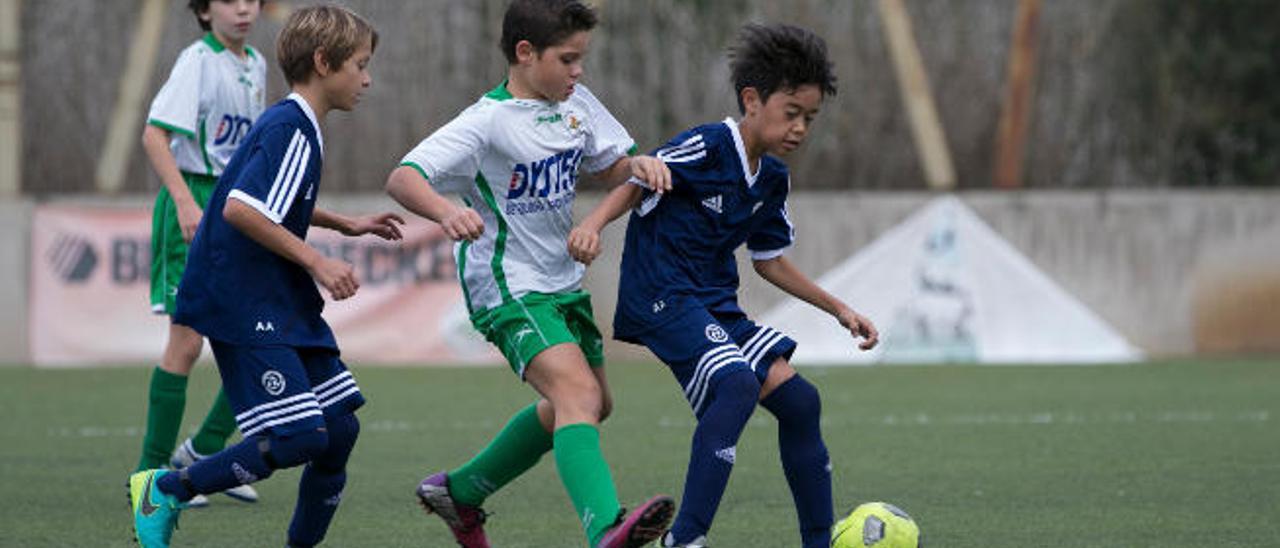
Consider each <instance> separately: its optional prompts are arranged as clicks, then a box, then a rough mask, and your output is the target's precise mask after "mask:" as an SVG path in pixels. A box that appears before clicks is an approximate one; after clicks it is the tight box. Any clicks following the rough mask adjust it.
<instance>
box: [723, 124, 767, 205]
mask: <svg viewBox="0 0 1280 548" xmlns="http://www.w3.org/2000/svg"><path fill="white" fill-rule="evenodd" d="M724 125H726V126H729V133H730V134H732V135H733V146H734V148H737V149H738V159H739V160H741V161H742V176H743V178H744V179H746V180H747V186H748V187H751V186H755V184H756V177H757V176H759V175H760V169H762V168H763V167H764V158H760V165H758V166H756V172H755V173H752V172H751V163H750V162H748V161H747V147H746V145H744V144H742V134H741V133H738V122H737V121H735V120H734V119H733V117H732V116H730V117H728V118H725V119H724Z"/></svg>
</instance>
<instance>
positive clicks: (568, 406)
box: [551, 379, 605, 417]
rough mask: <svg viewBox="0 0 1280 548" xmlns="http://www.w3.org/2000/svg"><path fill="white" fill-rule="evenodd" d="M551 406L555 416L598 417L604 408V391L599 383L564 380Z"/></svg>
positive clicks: (592, 380)
mask: <svg viewBox="0 0 1280 548" xmlns="http://www.w3.org/2000/svg"><path fill="white" fill-rule="evenodd" d="M558 388H559V390H557V391H556V393H555V394H554V395H553V399H552V401H551V406H552V408H553V409H555V413H556V416H560V415H563V414H566V413H567V414H569V415H571V416H575V417H599V416H600V415H602V414H603V413H602V412H603V410H604V402H605V397H604V392H603V391H602V390H601V389H600V385H599V384H597V383H596V382H594V379H591V382H566V383H564V384H562V385H561V386H559V387H558Z"/></svg>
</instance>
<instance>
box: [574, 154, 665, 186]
mask: <svg viewBox="0 0 1280 548" xmlns="http://www.w3.org/2000/svg"><path fill="white" fill-rule="evenodd" d="M591 176H592V177H593V178H595V179H598V180H601V181H604V182H606V183H608V184H609V186H610V187H613V186H616V185H620V184H622V183H626V182H629V181H631V180H632V179H638V180H640V181H642V182H643V183H644V185H645V186H646V187H648V188H649V190H652V191H654V192H657V193H658V194H662V193H664V192H666V191H668V190H671V169H670V168H668V167H667V164H666V163H664V162H663V161H662V160H659V159H657V158H655V157H653V156H647V155H637V156H623V157H622V158H619V159H618V161H616V162H614V163H613V165H611V166H609V167H607V168H605V169H604V170H602V171H598V172H596V173H592V174H591Z"/></svg>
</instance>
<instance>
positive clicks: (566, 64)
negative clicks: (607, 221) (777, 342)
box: [387, 0, 674, 547]
mask: <svg viewBox="0 0 1280 548" xmlns="http://www.w3.org/2000/svg"><path fill="white" fill-rule="evenodd" d="M595 22H596V16H595V12H594V11H592V10H591V9H590V8H588V7H586V6H585V5H583V4H581V3H580V2H578V1H576V0H516V1H515V2H513V3H512V4H511V6H510V7H509V8H508V10H507V13H506V16H505V17H504V20H503V30H502V41H501V44H500V45H501V47H502V49H503V52H504V53H505V54H506V56H507V59H508V61H509V63H510V66H509V70H508V77H507V80H506V81H504V82H503V83H502V84H500V85H499V86H498V87H496V88H494V89H493V90H492V91H490V92H489V93H488V94H486V95H485V96H484V97H481V98H480V100H479V101H477V102H476V103H475V104H474V105H472V106H471V107H470V108H468V109H466V110H465V111H463V112H462V113H461V114H460V115H458V117H457V118H455V119H454V120H453V121H451V122H449V123H448V124H446V125H445V126H443V127H441V128H440V129H439V130H437V131H436V132H435V133H433V134H432V135H431V136H429V137H427V138H426V139H425V140H423V141H422V142H421V143H420V144H418V146H417V147H415V148H414V149H413V150H412V151H410V152H409V153H408V154H407V155H406V156H405V157H404V160H403V162H402V165H401V167H399V168H397V169H396V170H395V171H393V172H392V174H391V177H390V178H389V180H388V181H387V190H388V192H389V193H390V194H391V196H392V197H394V198H395V199H396V201H398V202H400V203H401V204H402V205H404V206H405V208H406V209H408V210H410V211H412V212H414V213H416V214H418V215H421V216H423V217H426V218H428V219H431V220H433V221H436V222H438V223H440V224H441V226H442V227H443V228H444V230H445V233H446V234H448V235H449V236H450V237H451V238H453V239H455V240H457V241H458V242H459V244H458V246H457V248H456V257H457V263H458V277H459V279H460V280H461V283H462V287H463V292H464V294H465V296H466V301H467V306H468V308H469V310H470V312H471V320H472V324H473V325H474V326H475V327H476V329H477V330H479V331H480V332H481V333H483V334H484V335H485V337H486V338H487V339H488V340H489V341H490V342H492V343H493V344H494V345H496V346H497V347H498V349H499V350H500V351H501V352H502V354H503V355H504V356H505V357H506V358H507V360H508V362H509V363H510V364H511V367H512V369H513V370H514V371H515V373H516V374H517V375H519V376H520V377H521V378H522V379H523V380H524V381H526V382H528V383H529V385H530V386H532V387H533V388H534V390H536V391H537V392H538V394H539V395H540V396H541V398H540V400H539V401H538V402H537V403H534V404H532V405H529V406H527V407H525V408H524V409H523V410H521V411H519V412H517V413H516V414H515V416H514V417H512V419H511V420H510V421H509V422H508V423H507V425H506V426H505V427H504V428H503V430H502V431H501V432H500V433H499V434H498V436H497V437H496V438H495V439H494V440H493V441H492V442H491V443H490V444H489V446H488V447H486V448H485V449H484V450H482V451H481V452H480V453H479V454H477V455H476V456H475V457H473V458H472V459H471V460H470V461H469V462H467V463H466V464H464V465H463V466H461V467H459V468H457V469H454V470H451V471H449V472H447V473H445V472H441V473H438V474H435V475H432V476H429V477H427V478H426V479H425V480H423V481H422V482H421V484H419V486H418V490H417V494H418V497H419V499H420V500H421V502H422V504H423V505H424V506H425V507H426V508H427V509H428V511H431V512H435V513H437V514H439V515H440V517H441V518H443V519H444V520H445V521H446V523H448V525H449V527H450V529H451V530H452V532H453V534H454V536H455V539H456V540H457V541H458V542H459V543H460V544H462V545H463V546H470V547H483V546H488V541H487V540H485V536H484V532H483V529H482V527H481V525H482V523H483V521H484V513H483V511H481V510H480V509H479V508H480V505H481V504H482V503H483V502H484V500H485V499H486V498H487V497H488V496H490V495H491V494H493V493H494V492H495V491H497V490H498V489H500V488H501V487H502V486H504V485H506V484H507V483H508V482H510V481H511V480H513V479H515V478H516V477H517V476H519V475H520V474H521V473H523V472H524V471H526V470H528V469H529V468H531V467H532V466H533V465H534V464H536V463H537V462H538V460H539V459H540V458H541V457H542V455H543V454H544V453H546V452H547V451H551V450H554V454H555V460H556V465H557V467H558V468H559V469H560V471H561V474H560V477H561V480H562V481H563V482H564V486H565V489H566V490H567V491H568V494H569V498H570V499H572V501H573V504H574V507H575V509H576V510H577V513H578V517H579V519H580V520H581V522H582V526H583V532H584V534H585V536H586V537H587V541H588V543H589V545H590V546H593V547H599V546H609V547H612V546H638V545H640V544H643V543H646V542H649V541H652V540H653V539H654V538H656V537H657V536H658V535H659V534H661V531H662V528H663V527H664V526H665V524H666V522H667V521H668V520H670V518H671V514H672V511H673V507H674V502H673V501H672V499H671V498H670V497H666V496H656V497H653V498H651V499H649V500H648V501H647V502H645V503H644V504H643V505H641V506H640V507H637V508H636V509H635V510H634V511H632V512H631V513H630V514H627V513H625V512H623V511H622V510H621V507H620V505H619V503H618V496H617V492H616V489H615V488H614V484H613V479H612V476H611V475H610V472H609V467H608V464H607V463H606V462H605V460H604V457H603V455H602V454H601V451H600V434H599V429H598V424H599V422H600V421H601V420H603V419H604V418H605V417H606V416H607V415H608V414H609V411H610V407H611V405H612V404H611V401H610V395H609V390H608V384H607V383H606V381H605V374H604V368H603V364H604V359H603V354H602V352H601V350H602V348H601V337H600V332H599V330H598V329H597V328H596V325H595V320H594V318H593V317H592V311H591V301H590V297H589V295H587V293H586V292H585V291H583V290H582V289H581V282H582V276H583V273H584V269H585V267H584V266H583V265H582V264H580V263H578V262H576V261H575V260H574V257H572V256H571V255H570V253H569V241H570V240H571V239H575V238H592V237H593V234H592V233H586V232H581V231H575V230H574V229H573V219H572V206H573V199H574V196H575V192H576V188H577V183H578V174H579V172H580V171H585V172H587V173H590V174H592V175H594V176H595V177H596V178H600V179H603V180H605V181H607V182H610V183H614V184H621V183H623V182H624V181H626V180H627V179H628V178H629V177H635V178H637V179H640V180H642V181H644V182H645V183H647V184H648V185H649V186H651V187H652V188H654V189H655V190H665V188H667V187H669V184H670V172H669V171H668V170H667V169H666V166H665V165H664V164H663V163H662V162H661V161H658V160H657V159H656V158H653V157H648V156H631V153H633V152H634V150H635V143H634V141H633V140H632V139H631V137H630V136H629V135H628V134H627V132H626V130H625V129H623V127H622V125H621V124H619V123H618V121H617V120H616V119H614V118H613V116H612V115H610V114H609V111H608V110H607V109H605V107H604V106H603V105H601V104H600V102H599V101H598V100H597V99H596V98H595V96H593V95H592V94H591V92H590V91H588V90H587V89H586V88H585V87H583V86H581V85H579V84H578V83H577V81H578V79H579V77H580V76H581V75H582V62H583V56H584V55H585V53H586V50H587V45H588V42H589V39H590V30H591V29H592V28H593V27H594V25H595ZM442 193H456V194H460V195H461V196H462V198H463V201H464V202H465V203H466V206H467V207H460V206H459V205H457V204H456V203H454V202H452V201H450V200H448V199H446V198H444V197H443V196H441V194H442ZM585 246H586V247H588V248H590V247H592V246H596V247H597V248H598V239H597V240H592V241H589V242H586V243H585Z"/></svg>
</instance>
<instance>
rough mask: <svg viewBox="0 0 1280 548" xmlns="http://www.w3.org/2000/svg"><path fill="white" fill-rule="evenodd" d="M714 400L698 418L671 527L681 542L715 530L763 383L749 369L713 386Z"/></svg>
mask: <svg viewBox="0 0 1280 548" xmlns="http://www.w3.org/2000/svg"><path fill="white" fill-rule="evenodd" d="M711 390H712V392H711V394H710V396H709V397H711V398H712V399H711V402H710V403H708V404H707V406H706V408H705V409H704V410H703V413H702V416H701V417H699V418H698V427H697V428H695V429H694V431H693V447H692V448H691V449H690V451H689V469H688V471H687V472H686V473H685V479H684V496H683V500H682V501H681V503H680V513H679V514H678V515H677V516H676V519H675V523H673V524H672V525H671V534H672V535H673V536H675V540H676V542H677V543H684V542H689V541H691V540H693V539H695V538H697V537H698V536H700V535H705V534H706V533H707V530H708V529H710V528H711V520H712V519H714V518H715V515H716V510H717V509H718V508H719V507H720V498H721V496H723V495H724V488H725V485H727V484H728V483H729V473H730V472H732V471H733V462H734V459H735V457H736V455H737V445H738V437H739V436H741V435H742V429H743V428H745V427H746V426H747V420H749V419H750V418H751V413H752V411H755V408H756V400H757V399H758V398H759V397H760V383H759V382H758V381H756V377H755V374H754V373H752V372H751V371H748V370H745V369H744V370H740V371H734V372H732V373H729V374H727V375H725V376H723V377H722V378H720V379H719V381H716V382H715V384H714V385H713V386H712V387H711Z"/></svg>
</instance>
